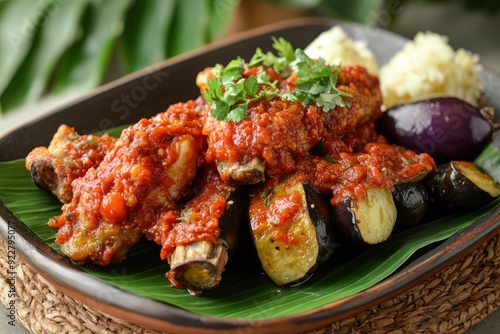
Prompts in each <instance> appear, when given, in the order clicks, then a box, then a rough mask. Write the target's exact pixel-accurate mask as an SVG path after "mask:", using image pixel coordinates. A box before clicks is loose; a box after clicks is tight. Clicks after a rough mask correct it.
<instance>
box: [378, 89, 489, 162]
mask: <svg viewBox="0 0 500 334" xmlns="http://www.w3.org/2000/svg"><path fill="white" fill-rule="evenodd" d="M376 126H377V131H378V132H379V133H380V134H382V135H383V136H384V137H385V138H386V139H387V140H388V141H389V142H390V143H393V144H396V145H398V146H403V147H405V148H408V149H410V150H413V151H415V152H417V153H428V154H430V155H431V156H432V157H433V158H434V160H435V161H436V162H437V163H442V162H448V161H451V160H466V161H472V160H474V159H475V158H476V157H477V156H478V155H479V154H480V153H481V152H482V151H483V149H484V148H485V147H486V145H487V144H489V143H490V142H491V140H492V136H493V126H492V123H491V120H488V119H486V118H485V117H484V116H483V113H481V110H480V109H478V108H477V107H474V106H473V105H471V104H469V103H467V102H465V101H463V100H461V99H458V98H455V97H434V98H430V99H423V100H418V101H413V102H409V103H405V104H400V105H397V106H394V107H391V108H389V109H387V110H386V111H385V112H384V113H383V115H382V117H381V118H380V119H379V120H378V121H377V124H376Z"/></svg>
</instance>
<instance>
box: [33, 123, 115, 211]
mask: <svg viewBox="0 0 500 334" xmlns="http://www.w3.org/2000/svg"><path fill="white" fill-rule="evenodd" d="M115 142H116V138H113V137H111V136H109V135H107V134H105V135H103V136H96V135H79V134H78V133H77V132H76V131H75V129H74V128H72V127H69V126H67V125H64V124H63V125H61V126H59V128H58V129H57V132H56V133H55V134H54V137H53V138H52V141H51V142H50V144H49V146H48V147H44V146H40V147H37V148H35V149H33V150H32V151H31V152H30V153H29V154H28V156H27V157H26V162H25V165H26V169H27V170H29V171H30V173H31V179H32V180H33V183H34V184H35V185H36V186H38V187H39V188H41V189H46V190H49V191H51V192H52V193H53V194H54V195H55V196H56V197H57V198H58V199H59V200H60V201H61V202H62V203H68V202H70V201H71V198H72V197H73V191H72V189H71V183H72V182H73V180H75V179H77V178H80V177H82V176H84V175H85V173H86V172H87V170H89V169H90V168H94V167H97V166H99V164H100V163H101V161H102V160H103V159H104V156H105V155H106V153H107V152H108V151H109V150H110V149H111V148H112V147H113V145H114V144H115Z"/></svg>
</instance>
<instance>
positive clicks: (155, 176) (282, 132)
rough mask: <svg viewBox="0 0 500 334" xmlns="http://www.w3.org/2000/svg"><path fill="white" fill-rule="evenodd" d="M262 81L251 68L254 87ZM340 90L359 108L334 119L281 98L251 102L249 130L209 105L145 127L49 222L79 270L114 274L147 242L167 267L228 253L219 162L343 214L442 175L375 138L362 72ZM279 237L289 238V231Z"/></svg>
mask: <svg viewBox="0 0 500 334" xmlns="http://www.w3.org/2000/svg"><path fill="white" fill-rule="evenodd" d="M261 70H263V68H262V67H255V68H248V67H247V68H245V71H244V72H243V77H244V78H248V77H250V76H253V75H256V73H258V71H261ZM264 71H265V72H266V74H267V76H268V78H269V79H270V81H273V82H277V87H279V90H280V91H281V92H283V93H286V92H291V91H293V90H294V89H295V85H296V80H297V76H296V75H294V74H293V73H292V74H291V75H290V76H288V77H284V76H282V75H281V74H279V73H278V72H276V71H274V70H273V69H272V68H265V69H264ZM200 88H201V87H200ZM337 88H338V89H339V90H341V91H343V92H345V93H347V94H349V96H350V97H347V98H345V99H346V100H347V101H348V102H349V103H348V104H346V105H342V106H339V105H338V106H336V107H335V108H333V109H331V110H329V111H327V112H325V111H324V110H323V108H322V107H320V106H318V105H317V104H315V103H309V104H303V103H301V102H300V101H292V100H287V99H282V98H280V97H279V96H275V97H273V98H270V99H265V98H261V99H257V100H255V101H252V102H250V103H249V104H248V108H247V115H246V117H245V118H243V119H242V120H239V121H226V120H218V119H215V118H214V117H212V115H211V107H210V105H209V104H208V103H206V101H204V99H203V98H201V97H200V98H198V99H197V100H196V101H188V102H186V103H178V104H175V105H172V106H171V107H169V108H168V110H167V111H165V112H164V113H161V114H159V115H157V116H155V117H153V118H151V119H143V120H141V121H139V122H138V123H136V124H135V125H133V126H131V127H129V128H127V129H125V130H124V131H123V133H122V135H121V137H120V138H119V139H118V141H117V143H116V144H115V145H114V146H113V148H112V149H110V150H109V152H108V153H107V155H106V156H105V158H104V160H103V162H102V163H101V164H100V165H99V166H98V167H96V168H90V169H89V170H88V172H87V173H86V174H85V176H83V177H82V178H79V179H77V180H75V181H74V182H73V184H72V186H73V198H72V200H71V202H69V203H67V204H65V205H64V206H63V208H62V211H63V212H62V214H61V215H60V216H58V217H55V218H53V219H51V220H50V222H49V225H50V226H51V227H53V228H57V229H58V233H57V236H56V242H57V243H58V244H60V245H61V250H62V251H63V253H64V254H66V255H68V256H69V257H70V258H72V259H73V260H74V261H76V262H79V263H87V262H92V263H96V264H98V265H103V266H105V265H108V264H110V263H114V262H119V261H121V260H123V259H124V257H125V255H126V252H127V251H128V250H129V249H130V248H131V247H132V246H133V245H134V244H135V243H137V242H138V241H139V240H140V238H142V237H143V236H146V237H147V238H148V239H150V240H153V241H154V242H156V243H158V244H159V245H161V246H162V252H161V258H162V259H168V258H169V256H170V255H171V254H172V252H173V250H174V249H175V248H176V247H177V246H179V245H185V244H189V243H194V242H197V241H209V242H218V241H217V239H218V236H219V233H220V226H218V218H219V217H220V216H221V215H222V214H223V212H224V209H225V208H226V205H227V203H226V199H227V194H228V193H229V192H231V191H232V190H234V188H232V187H233V185H229V184H228V182H227V181H228V176H227V175H226V174H225V173H224V170H219V171H218V172H217V171H216V169H215V167H216V166H217V165H218V163H220V162H236V163H246V162H249V161H251V160H252V159H254V158H258V159H261V160H262V161H263V162H264V164H265V178H266V179H267V180H268V182H271V183H272V182H273V181H272V180H275V179H276V180H277V179H279V178H280V177H281V176H286V175H290V174H292V173H296V172H300V173H298V175H301V177H303V178H304V182H309V183H311V184H312V185H313V186H314V187H315V188H316V189H317V190H318V191H320V192H322V193H330V194H331V195H332V197H331V203H332V204H333V205H336V204H338V203H340V201H342V200H343V199H345V198H349V197H350V198H362V197H363V196H365V194H366V190H367V189H369V188H371V187H384V188H387V189H390V188H392V187H393V186H394V185H395V184H398V183H402V182H407V181H411V180H414V179H416V178H417V177H418V176H420V175H424V174H426V173H428V172H429V171H431V170H433V169H435V168H436V165H435V163H434V161H433V159H432V158H431V157H430V156H429V155H427V154H416V153H415V152H413V151H410V150H407V149H404V148H402V147H397V146H394V145H390V144H388V143H387V141H386V140H385V139H384V138H383V137H382V136H380V135H378V134H377V133H376V132H375V127H374V122H375V120H377V119H378V118H379V117H380V116H381V109H380V107H381V104H382V97H381V93H380V90H379V82H378V78H377V77H375V76H373V75H370V74H369V73H368V72H367V71H366V69H364V68H363V67H361V66H346V67H342V71H340V72H339V77H338V82H337ZM260 89H266V87H265V86H261V87H260ZM202 93H203V92H202ZM214 171H215V172H214ZM214 173H215V175H214ZM203 177H205V179H203ZM200 178H201V180H202V181H200V182H199V183H198V181H199V180H200ZM196 180H198V181H196ZM267 184H269V183H267ZM196 187H198V188H199V189H195V188H196ZM242 187H251V186H242ZM190 199H191V201H189V200H190ZM186 202H187V204H185V207H184V209H182V206H181V203H186ZM276 203H277V204H275V205H273V207H272V208H271V209H272V212H271V213H270V214H271V216H273V217H275V219H276V221H277V222H278V223H277V224H276V225H277V226H282V225H283V224H281V223H282V222H283V221H284V220H286V219H287V217H289V216H293V215H294V214H296V212H297V211H298V210H299V207H298V203H299V198H298V197H297V195H296V194H294V193H292V194H289V195H287V196H286V198H283V199H279V200H278V201H276ZM277 233H278V234H280V235H276V238H278V239H279V238H288V236H287V231H285V230H280V231H279V232H277ZM289 241H290V242H291V243H293V242H294V241H293V240H289ZM167 277H168V274H167ZM174 286H175V284H174Z"/></svg>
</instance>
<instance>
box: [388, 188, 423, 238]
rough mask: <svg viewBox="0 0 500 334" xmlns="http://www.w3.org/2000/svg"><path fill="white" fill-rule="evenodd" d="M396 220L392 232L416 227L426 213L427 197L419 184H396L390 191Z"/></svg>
mask: <svg viewBox="0 0 500 334" xmlns="http://www.w3.org/2000/svg"><path fill="white" fill-rule="evenodd" d="M392 196H393V199H394V204H395V205H396V210H397V218H396V224H395V226H394V232H399V231H403V230H405V229H407V228H410V227H412V226H415V225H417V224H418V223H419V222H420V220H421V219H422V217H423V216H424V215H425V213H426V212H427V208H428V206H429V195H428V194H427V190H426V189H425V187H424V185H423V184H422V183H420V182H406V183H401V184H397V185H395V186H394V187H393V189H392Z"/></svg>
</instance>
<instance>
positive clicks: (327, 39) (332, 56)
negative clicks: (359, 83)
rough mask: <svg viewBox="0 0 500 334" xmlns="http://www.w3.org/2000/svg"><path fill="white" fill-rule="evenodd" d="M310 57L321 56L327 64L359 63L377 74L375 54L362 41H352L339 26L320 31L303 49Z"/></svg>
mask: <svg viewBox="0 0 500 334" xmlns="http://www.w3.org/2000/svg"><path fill="white" fill-rule="evenodd" d="M304 52H305V53H306V54H307V55H308V56H309V57H311V58H313V59H317V58H320V57H321V58H323V59H324V60H325V61H326V63H327V64H329V65H335V66H337V65H339V64H342V65H361V66H364V67H365V68H366V70H367V71H368V72H369V73H371V74H373V75H377V74H378V63H377V60H376V58H375V55H374V54H373V53H372V51H371V50H370V49H368V47H367V46H366V43H364V42H363V41H354V40H352V39H350V38H349V36H347V34H346V32H345V31H344V30H343V29H342V27H340V26H334V27H332V28H330V29H329V30H327V31H324V32H322V33H321V34H320V35H318V37H316V38H315V39H314V40H313V41H312V42H311V43H310V44H309V45H308V46H307V47H306V48H305V49H304Z"/></svg>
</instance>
